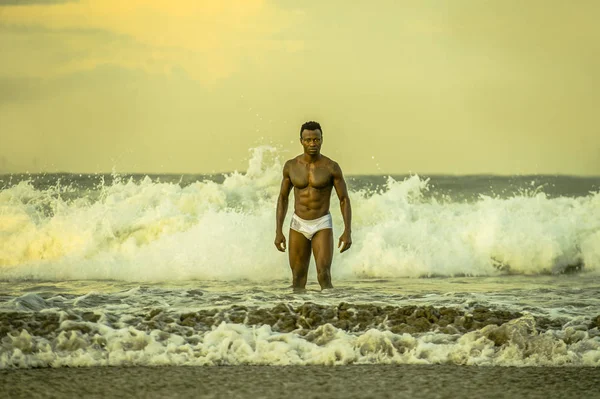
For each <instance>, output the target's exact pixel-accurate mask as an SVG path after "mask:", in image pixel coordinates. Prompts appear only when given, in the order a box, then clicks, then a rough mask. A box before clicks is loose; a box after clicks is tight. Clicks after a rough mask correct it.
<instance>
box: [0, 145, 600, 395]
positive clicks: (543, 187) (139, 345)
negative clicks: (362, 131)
mask: <svg viewBox="0 0 600 399" xmlns="http://www.w3.org/2000/svg"><path fill="white" fill-rule="evenodd" d="M282 163H283V160H282V158H281V155H280V154H279V153H278V152H277V151H276V150H275V149H273V148H271V147H258V148H255V149H253V150H252V156H251V157H250V160H249V165H248V168H247V170H245V171H242V172H233V173H228V174H222V175H219V174H215V175H165V174H162V175H126V174H120V175H119V174H116V173H114V174H108V175H100V174H95V175H83V174H33V175H30V174H27V175H2V176H0V240H1V241H0V339H1V341H0V342H1V346H0V372H1V374H0V376H3V377H4V380H5V381H13V382H14V381H18V380H19V379H20V378H25V376H26V375H28V374H25V373H26V372H28V373H30V372H34V371H36V370H39V371H40V372H43V370H50V369H53V370H55V369H62V370H63V372H65V373H66V372H68V371H67V370H72V368H81V367H83V368H86V369H87V370H97V371H95V372H94V373H95V374H94V375H95V376H96V377H97V378H100V376H101V375H104V374H105V373H106V372H105V371H101V370H105V368H104V367H105V366H112V367H113V368H117V369H118V370H124V371H123V373H132V371H131V370H139V368H140V367H142V368H147V367H150V369H151V370H155V368H153V366H237V367H241V368H240V369H239V370H262V371H260V373H264V370H265V369H264V368H263V369H261V368H259V366H260V367H268V368H267V369H266V370H289V367H293V368H294V367H296V368H297V367H300V369H301V370H314V367H319V369H318V370H325V371H323V372H330V371H331V370H340V371H339V372H342V373H348V372H350V371H351V370H361V371H356V372H354V371H352V372H350V374H352V373H354V375H355V378H358V379H360V378H367V377H366V376H365V375H368V374H369V371H364V370H363V369H360V368H357V367H368V366H369V365H370V366H372V367H373V370H382V369H381V367H384V368H385V367H396V368H397V369H398V370H404V371H403V373H405V372H407V371H406V370H409V372H416V373H418V372H419V371H418V370H422V371H423V373H428V372H429V373H432V375H435V374H436V373H437V372H436V371H435V370H436V369H434V371H428V370H432V369H431V367H446V368H444V369H437V370H438V371H439V370H448V369H447V368H448V367H450V368H451V370H458V371H454V373H458V374H459V375H460V374H461V373H462V372H461V371H460V370H466V369H465V368H464V367H465V366H478V367H477V370H488V371H485V372H486V373H495V371H494V370H500V369H502V370H504V369H506V370H512V369H514V368H517V369H522V368H523V367H525V368H527V367H526V366H530V368H529V369H530V370H533V369H535V370H541V369H540V368H543V370H546V371H545V372H543V373H545V374H544V375H547V374H548V373H550V374H552V373H555V371H553V370H557V368H558V369H564V368H567V369H569V370H571V369H573V370H575V369H578V368H580V367H583V368H585V369H586V370H587V369H589V368H595V367H598V366H599V365H600V330H599V328H600V177H577V176H545V175H542V176H539V175H534V176H488V175H478V176H443V175H439V176H438V175H436V176H419V175H414V174H413V175H402V176H397V175H395V176H389V175H376V176H347V177H346V180H347V183H348V187H349V192H350V199H351V203H352V210H353V222H352V230H353V246H352V248H351V249H350V250H349V251H348V252H346V253H344V254H339V253H338V252H336V253H335V255H334V258H333V266H332V281H333V285H334V287H335V288H334V289H332V290H327V291H323V292H321V291H320V289H319V285H318V283H317V281H316V272H315V267H314V262H313V261H311V266H310V271H309V278H308V280H309V282H308V285H307V292H306V293H303V294H294V293H293V292H292V291H291V289H290V288H289V286H290V283H291V271H290V269H289V265H288V263H287V262H288V261H287V253H286V254H282V253H280V252H278V251H277V250H276V248H275V246H274V244H273V240H274V238H275V206H276V197H277V194H278V192H279V185H280V181H281V169H282ZM341 166H342V168H343V167H344V165H341ZM292 195H293V194H292ZM292 204H293V201H290V209H289V213H288V216H287V217H286V221H285V226H286V228H285V229H284V230H287V226H289V221H290V215H291V212H292V211H293V210H292ZM332 215H333V222H334V237H337V236H339V235H340V234H341V232H342V230H343V221H342V218H341V214H340V211H339V203H338V201H337V198H336V197H335V193H334V194H333V198H332ZM334 241H336V242H337V240H334ZM413 365H415V366H413ZM251 366H256V368H252V367H251ZM284 366H285V367H284ZM332 366H333V367H332ZM277 367H281V369H279V368H277ZM340 367H341V368H340ZM403 367H404V368H403ZM406 367H417V368H416V369H413V368H410V369H405V368H406ZM531 367H533V368H531ZM159 369H160V368H159ZM184 369H185V370H190V369H189V368H181V370H184ZM19 370H20V371H19ZM27 370H29V371H27ZM126 370H130V371H126ZM169 370H171V369H169ZM192 370H193V369H192ZM197 370H208V369H206V368H200V369H197ZM210 370H214V371H207V372H208V373H218V370H219V368H218V367H217V368H211V369H210ZM227 370H231V369H230V368H227ZM294 370H295V369H294ZM327 370H330V371H327ZM341 370H345V371H341ZM348 370H350V371H348ZM385 370H387V369H385ZM410 370H413V371H410ZM414 370H417V371H414ZM182 372H183V371H182ZM203 372H204V371H203ZM227 372H228V373H231V371H227ZM270 372H273V373H281V371H270ZM381 372H382V373H384V374H385V373H386V372H385V371H381ZM19 373H21V374H19ZM185 373H191V371H185ZM249 373H250V375H251V376H252V371H250V372H249ZM256 373H259V371H256ZM150 374H152V372H151V373H150ZM317 374H318V373H317ZM576 374H577V372H576ZM40 375H41V374H40ZM44 375H46V374H44ZM145 375H148V374H147V373H146V374H145ZM152 375H153V374H152ZM257 375H258V374H257ZM424 375H426V374H424ZM580 375H591V374H590V373H589V372H587V371H586V372H585V373H583V374H580ZM596 376H598V374H596ZM47 378H49V379H48V381H50V380H52V379H53V378H54V377H52V378H50V377H47ZM92 378H93V377H92ZM132 378H133V377H132ZM252 378H253V377H250V380H252ZM540 378H546V377H540ZM589 378H591V377H589ZM391 379H392V380H393V378H391ZM32 380H33V381H36V378H33V379H32ZM42 380H43V379H42ZM37 381H38V384H39V383H40V382H39V381H41V380H39V379H38V380H37ZM44 381H45V380H44ZM590 381H592V380H590ZM590 381H588V383H591V384H593V382H590ZM594 381H595V380H594ZM16 384H17V385H18V383H16ZM9 385H10V384H9ZM7 386H8V385H7ZM15 386H16V385H15ZM15 392H17V391H15ZM19 392H20V391H19ZM173 392H175V393H176V392H177V391H173ZM173 392H172V393H173ZM354 392H358V391H354ZM230 393H231V392H230ZM15 395H17V394H15ZM24 395H25V394H24ZM146 396H147V395H146ZM217 396H219V395H216V396H214V395H213V397H217ZM225 396H227V395H225V394H223V396H222V397H225ZM234 396H235V395H234ZM254 396H256V395H254ZM267 396H268V395H267ZM267 396H265V397H267ZM324 396H327V395H324ZM15 397H16V396H15ZM269 397H271V396H269ZM272 397H276V396H272ZM413 397H414V396H413ZM440 397H441V396H440Z"/></svg>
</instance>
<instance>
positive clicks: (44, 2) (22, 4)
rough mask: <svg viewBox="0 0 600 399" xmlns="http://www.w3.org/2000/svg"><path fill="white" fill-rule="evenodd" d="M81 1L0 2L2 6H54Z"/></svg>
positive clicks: (5, 0)
mask: <svg viewBox="0 0 600 399" xmlns="http://www.w3.org/2000/svg"><path fill="white" fill-rule="evenodd" d="M77 1H79V0H0V7H2V6H30V5H54V4H62V3H74V2H77Z"/></svg>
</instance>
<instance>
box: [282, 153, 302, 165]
mask: <svg viewBox="0 0 600 399" xmlns="http://www.w3.org/2000/svg"><path fill="white" fill-rule="evenodd" d="M301 156H302V155H298V156H295V157H294V158H291V159H288V160H287V161H285V163H284V164H283V166H284V167H286V166H292V165H294V164H296V163H298V158H300V157H301Z"/></svg>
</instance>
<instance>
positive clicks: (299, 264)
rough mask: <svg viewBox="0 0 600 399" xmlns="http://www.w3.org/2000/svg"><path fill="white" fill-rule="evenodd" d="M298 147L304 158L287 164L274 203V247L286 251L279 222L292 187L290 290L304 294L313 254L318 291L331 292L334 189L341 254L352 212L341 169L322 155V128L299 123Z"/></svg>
mask: <svg viewBox="0 0 600 399" xmlns="http://www.w3.org/2000/svg"><path fill="white" fill-rule="evenodd" d="M300 143H301V144H302V147H304V153H303V154H302V155H298V156H297V157H296V158H294V159H290V160H289V161H287V162H286V163H285V166H284V167H283V180H282V182H281V191H280V193H279V199H278V200H277V226H276V233H275V234H276V235H275V246H276V247H277V249H278V250H279V251H281V252H285V250H286V243H285V236H284V235H283V221H284V219H285V215H286V213H287V209H288V197H289V195H290V191H291V190H292V187H294V215H293V216H292V221H291V224H290V234H289V239H290V251H289V260H290V267H291V269H292V275H293V283H292V287H293V288H294V291H303V290H304V288H305V287H306V277H307V275H308V265H309V262H310V253H311V249H312V253H313V255H314V257H315V263H316V265H317V279H318V281H319V284H320V285H321V289H327V288H333V286H332V285H331V272H330V269H331V260H332V259H333V230H332V228H333V224H332V221H331V213H329V202H330V198H331V190H332V188H333V187H335V192H336V193H337V195H338V198H339V199H340V208H341V210H342V217H343V218H344V225H345V229H344V232H343V233H342V235H341V236H340V239H339V242H338V248H340V247H341V250H340V252H344V251H346V250H348V249H349V248H350V246H351V245H352V238H351V233H352V229H351V227H350V223H351V219H352V210H351V208H350V198H348V189H347V188H346V182H345V181H344V176H343V175H342V170H341V169H340V166H339V165H338V164H337V163H336V162H334V161H333V160H331V159H329V158H327V157H326V156H325V155H322V154H321V144H323V129H321V125H319V124H318V123H317V122H306V123H305V124H303V125H302V127H301V128H300Z"/></svg>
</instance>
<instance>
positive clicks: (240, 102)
mask: <svg viewBox="0 0 600 399" xmlns="http://www.w3.org/2000/svg"><path fill="white" fill-rule="evenodd" d="M599 15H600V2H599V1H597V0H574V1H572V2H567V1H562V0H527V1H522V0H452V1H450V0H421V1H406V0H402V1H401V0H370V1H366V0H353V1H343V0H330V1H320V0H319V1H317V0H305V1H292V0H239V1H228V0H222V1H217V0H179V1H176V2H172V1H167V0H128V1H122V0H79V1H76V0H72V1H68V0H62V1H61V0H0V173H15V172H30V173H37V172H71V173H106V172H111V171H116V172H119V173H219V172H231V171H234V170H239V171H244V170H245V169H246V168H247V163H248V158H249V156H250V150H251V149H252V148H256V147H259V146H263V145H269V146H273V147H275V148H277V151H278V153H279V154H280V156H281V157H282V159H288V158H291V157H293V156H295V155H297V154H299V153H301V151H302V147H301V145H300V143H299V129H300V126H301V125H302V123H304V122H305V121H308V120H316V121H319V122H320V123H321V125H322V126H323V133H324V135H323V147H322V153H323V154H324V155H327V156H329V157H330V158H333V159H334V160H336V161H338V163H339V164H340V166H341V167H342V170H343V171H344V173H345V174H347V175H358V174H405V173H417V174H459V175H461V174H488V173H489V174H569V175H600V127H599V126H600V116H599V115H600V113H599V111H598V109H599V108H598V106H599V105H600V72H599V71H600V24H598V23H597V21H598V16H599Z"/></svg>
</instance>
